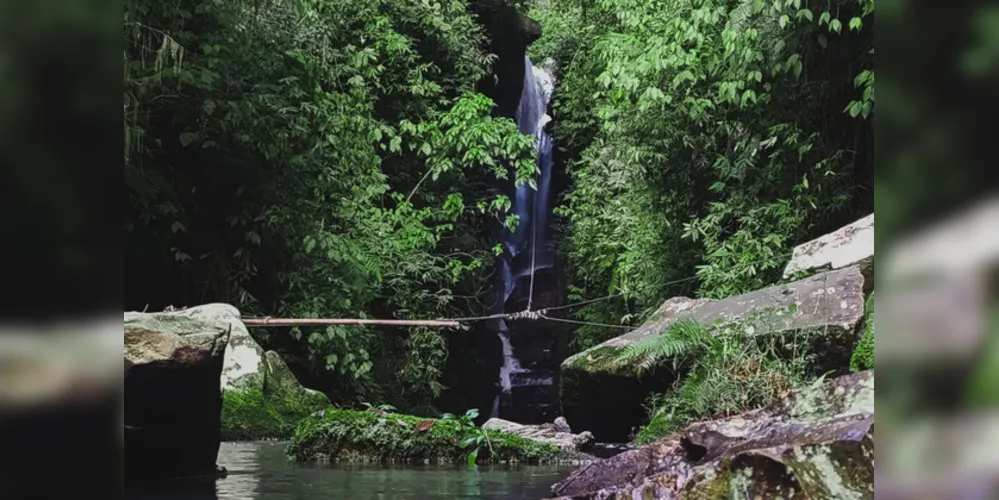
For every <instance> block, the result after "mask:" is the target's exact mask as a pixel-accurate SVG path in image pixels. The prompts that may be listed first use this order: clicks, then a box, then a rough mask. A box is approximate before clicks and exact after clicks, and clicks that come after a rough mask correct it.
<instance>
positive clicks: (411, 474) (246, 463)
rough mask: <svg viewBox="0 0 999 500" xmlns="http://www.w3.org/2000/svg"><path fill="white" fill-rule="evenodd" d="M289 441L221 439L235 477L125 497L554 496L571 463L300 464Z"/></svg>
mask: <svg viewBox="0 0 999 500" xmlns="http://www.w3.org/2000/svg"><path fill="white" fill-rule="evenodd" d="M286 446H287V443H284V442H259V441H257V442H239V443H222V447H221V449H220V450H219V464H220V465H222V466H223V467H225V468H226V469H228V471H229V475H228V476H227V477H225V478H222V479H218V480H214V481H200V482H178V483H174V484H172V485H170V486H164V487H160V488H157V489H149V490H146V491H141V492H140V491H133V492H126V494H125V499H126V500H324V499H359V500H360V499H369V498H385V499H398V500H409V499H413V500H416V499H428V498H492V499H540V498H546V497H550V496H551V494H550V490H549V488H550V487H551V485H552V484H555V483H556V482H558V481H559V480H561V479H563V478H564V477H566V476H567V475H568V474H569V472H570V471H571V470H572V467H571V466H562V467H556V466H550V467H549V466H527V465H521V466H478V467H467V466H465V465H460V466H459V465H455V466H410V465H365V466H353V465H338V464H328V465H321V464H296V463H293V462H290V461H288V459H287V458H286V457H285V456H284V450H285V447H286Z"/></svg>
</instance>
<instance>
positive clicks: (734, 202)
mask: <svg viewBox="0 0 999 500" xmlns="http://www.w3.org/2000/svg"><path fill="white" fill-rule="evenodd" d="M873 12H874V3H873V0H859V1H858V0H834V1H832V2H829V3H826V4H822V5H812V4H805V3H802V2H801V1H800V0H775V1H764V0H742V1H731V0H728V1H721V0H694V1H688V0H664V1H650V2H634V1H630V0H589V1H584V2H571V1H568V0H561V1H560V0H551V1H548V2H542V3H539V4H538V5H537V6H536V7H535V9H534V12H533V15H534V16H535V17H537V18H538V19H539V20H540V21H541V23H542V25H543V26H544V27H545V34H544V36H543V38H542V39H541V40H539V41H538V42H537V43H536V44H534V45H533V46H532V48H531V50H532V52H533V56H534V58H535V59H541V58H546V57H551V58H553V59H554V60H555V62H556V64H557V66H558V68H559V77H560V79H559V85H558V87H557V90H556V96H555V105H554V115H555V116H554V121H553V123H554V126H555V131H554V132H555V138H556V141H557V142H558V143H559V144H560V145H561V146H562V147H563V148H564V149H565V150H566V153H567V154H568V156H569V158H570V159H571V163H570V165H569V166H568V169H569V174H570V176H571V177H572V182H573V184H572V187H571V188H570V190H569V191H568V193H566V195H565V200H564V201H565V203H564V205H563V206H562V207H561V208H560V214H561V215H562V217H563V226H564V227H563V229H564V231H563V234H564V237H563V240H562V241H561V242H560V244H561V249H562V251H563V254H564V258H565V261H566V263H567V266H568V267H569V271H570V274H571V283H570V287H571V291H572V292H573V293H574V294H576V296H578V297H580V298H590V297H599V296H602V295H606V294H608V293H613V292H616V291H623V292H625V293H626V296H627V297H628V298H629V299H630V300H628V301H625V302H623V303H622V301H616V302H615V301H606V302H600V303H596V304H592V305H589V306H587V307H586V308H584V309H583V310H581V311H580V312H579V314H578V316H579V317H580V318H582V319H588V320H592V321H597V322H603V323H608V322H611V323H614V322H618V321H622V320H623V321H625V322H635V321H638V320H640V319H641V318H642V317H643V316H644V315H646V314H647V313H648V312H650V310H651V309H652V308H654V307H656V306H657V305H658V304H659V302H660V301H661V300H662V299H663V297H667V296H671V295H676V294H697V295H699V296H703V297H724V296H729V295H732V294H736V293H741V292H746V291H750V290H754V289H758V288H762V287H763V286H765V285H768V284H770V283H773V282H776V281H777V280H778V279H779V277H780V271H781V269H782V268H783V266H784V265H785V264H786V259H787V256H788V255H789V253H790V251H791V249H792V247H793V246H794V245H796V244H798V243H800V242H803V241H806V240H808V239H811V238H813V237H815V236H818V235H820V234H822V233H824V232H826V231H829V230H831V229H834V228H836V227H838V226H840V225H842V224H844V223H847V222H850V221H852V220H854V219H855V218H857V217H859V216H862V215H865V214H866V213H870V212H871V211H872V210H873V195H872V193H871V189H872V186H873V167H872V165H871V163H870V159H869V156H870V152H871V151H872V146H871V144H872V142H871V137H872V132H871V127H870V123H869V121H870V120H871V119H872V117H873V108H874V91H873V89H874V56H873ZM612 335H614V332H613V331H612V330H608V329H603V328H600V327H595V326H594V327H585V328H582V329H580V331H579V335H578V336H577V337H576V343H577V347H578V348H584V347H588V346H591V345H594V344H595V343H597V342H599V341H602V340H605V339H606V338H608V337H609V336H612Z"/></svg>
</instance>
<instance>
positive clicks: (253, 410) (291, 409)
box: [222, 389, 329, 441]
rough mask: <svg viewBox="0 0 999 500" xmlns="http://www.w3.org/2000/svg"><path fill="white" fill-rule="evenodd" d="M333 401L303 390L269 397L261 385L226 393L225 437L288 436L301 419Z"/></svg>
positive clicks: (223, 432) (230, 438)
mask: <svg viewBox="0 0 999 500" xmlns="http://www.w3.org/2000/svg"><path fill="white" fill-rule="evenodd" d="M328 405H329V400H328V399H326V396H323V395H322V394H316V393H307V392H304V391H302V392H299V393H294V394H285V395H284V397H282V398H280V399H279V398H276V397H267V396H266V395H264V393H263V392H262V391H260V390H259V389H247V390H245V391H225V392H224V393H223V395H222V440H223V441H239V440H256V439H288V438H290V437H291V436H292V435H293V434H294V433H295V426H296V425H297V424H298V422H299V421H300V420H302V419H303V418H306V417H307V416H309V415H312V414H315V413H316V412H317V411H318V410H321V409H323V408H325V407H326V406H328Z"/></svg>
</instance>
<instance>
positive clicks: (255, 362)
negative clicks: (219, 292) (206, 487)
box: [173, 303, 330, 440]
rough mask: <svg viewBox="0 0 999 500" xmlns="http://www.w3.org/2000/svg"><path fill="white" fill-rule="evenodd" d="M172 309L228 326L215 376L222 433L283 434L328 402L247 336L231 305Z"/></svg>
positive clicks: (244, 436)
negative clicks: (229, 331) (220, 392)
mask: <svg viewBox="0 0 999 500" xmlns="http://www.w3.org/2000/svg"><path fill="white" fill-rule="evenodd" d="M173 314H176V315H177V316H179V317H185V318H192V319H196V320H200V321H206V322H209V323H214V324H227V325H231V326H232V334H231V336H230V338H229V344H228V345H227V346H226V349H225V362H224V364H223V367H222V376H221V379H220V381H219V383H220V386H221V387H222V389H223V390H224V391H225V399H224V403H223V408H222V434H223V438H224V439H226V440H238V439H260V438H288V437H291V433H292V432H293V431H294V428H295V424H296V423H297V421H298V420H299V419H301V418H303V417H305V416H306V415H308V414H309V413H312V412H314V411H316V410H319V409H321V408H323V407H325V406H327V405H329V404H330V401H329V399H328V398H327V397H326V396H325V395H323V394H322V393H320V392H318V391H314V390H312V389H308V388H305V387H303V386H302V384H301V383H299V381H298V379H297V378H296V377H295V375H294V374H293V373H292V372H291V370H290V369H289V368H288V365H287V364H286V363H285V362H284V360H283V359H281V356H280V355H279V354H278V353H276V352H274V351H264V350H263V348H261V347H260V344H257V342H256V341H255V340H253V337H251V336H250V332H249V331H248V330H247V329H246V325H244V324H243V321H242V318H241V316H240V313H239V310H237V309H236V308H235V307H233V306H232V305H229V304H222V303H213V304H204V305H201V306H197V307H192V308H189V309H183V310H180V311H176V312H174V313H173ZM262 410H267V411H262Z"/></svg>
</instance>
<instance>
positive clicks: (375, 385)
mask: <svg viewBox="0 0 999 500" xmlns="http://www.w3.org/2000/svg"><path fill="white" fill-rule="evenodd" d="M124 39H125V50H124V64H125V73H124V117H125V125H126V130H125V147H124V158H125V167H124V169H125V181H126V187H127V202H126V214H125V247H126V255H127V257H128V260H127V262H126V277H127V280H128V281H127V283H126V286H127V287H128V289H129V294H130V296H131V297H132V300H133V301H134V302H137V303H138V306H137V307H138V308H142V307H143V306H142V304H143V303H146V302H152V303H157V302H159V306H160V307H163V306H165V305H167V303H164V302H165V301H168V300H169V301H171V302H173V303H174V304H175V305H194V304H198V303H204V302H210V301H220V302H227V303H232V304H234V305H236V306H237V307H238V308H239V309H240V310H241V311H242V312H243V313H244V314H247V315H264V314H266V315H271V316H276V317H293V318H309V317H347V318H352V317H379V318H403V319H405V318H420V319H424V318H427V317H441V316H455V315H456V316H467V315H469V313H470V312H475V313H478V312H480V311H481V306H480V304H479V303H478V300H479V298H480V297H481V296H482V295H483V293H482V292H483V290H484V288H485V287H486V285H487V278H488V276H489V273H490V272H491V263H492V259H493V257H492V248H491V245H490V243H489V242H488V240H487V238H486V237H485V235H484V233H485V231H484V229H485V227H486V225H487V223H488V222H489V221H490V220H491V219H492V218H500V219H501V220H502V221H505V222H506V223H513V222H514V221H513V220H511V218H509V217H507V215H506V210H507V208H508V207H509V200H507V199H506V198H505V197H503V196H499V195H497V190H496V189H495V187H494V186H495V179H496V178H507V177H508V176H509V175H510V174H511V173H514V172H515V173H516V176H517V177H518V180H519V181H524V180H527V179H528V178H530V177H531V176H532V175H533V173H534V170H535V167H534V164H533V161H532V160H533V154H532V147H533V143H532V139H531V138H530V137H527V136H524V135H522V134H519V133H518V132H517V130H516V125H515V124H514V123H513V121H512V120H509V119H505V118H504V119H496V118H493V117H492V116H491V114H490V111H491V107H492V103H491V101H490V100H489V99H488V98H486V97H485V96H484V95H482V94H479V93H476V91H475V86H476V84H477V82H478V81H479V80H480V79H482V78H484V77H486V76H487V75H488V74H489V68H490V64H491V62H492V59H493V58H492V57H491V56H490V55H489V54H488V53H486V52H485V50H484V47H485V46H486V40H485V37H484V35H483V30H482V28H481V27H480V26H479V24H478V23H477V22H476V20H475V19H474V16H473V15H472V14H471V13H470V11H469V5H468V2H467V1H465V0H444V1H441V2H433V3H430V2H427V1H423V0H358V1H350V2H337V1H326V0H298V1H297V2H296V1H291V2H248V1H235V2H221V1H218V0H180V1H179V2H167V3H164V2H154V1H149V0H129V1H127V2H126V3H125V14H124ZM177 302H182V303H180V304H178V303H177ZM254 333H255V335H256V336H257V338H258V340H261V341H262V343H263V344H264V346H265V347H266V348H268V349H276V350H279V351H282V352H283V353H284V354H285V355H286V357H288V358H289V359H291V360H292V361H295V360H297V361H298V363H297V364H298V365H300V366H301V365H304V366H306V367H307V368H308V369H309V370H310V371H311V373H313V374H314V375H315V378H316V380H317V381H318V382H316V383H320V384H322V385H323V386H324V387H325V388H328V392H330V393H331V395H333V396H334V397H335V398H337V399H339V400H346V401H355V402H356V401H362V400H371V401H389V400H391V401H392V402H395V403H397V404H399V405H410V406H413V405H418V404H428V403H431V402H432V401H433V400H434V398H436V397H437V396H438V395H439V394H440V393H441V390H442V389H443V382H442V370H443V366H444V361H445V359H446V357H447V356H448V342H447V339H446V338H445V337H444V336H443V335H442V334H441V333H440V332H439V331H436V330H434V331H432V330H426V329H422V330H418V329H414V330H410V331H391V330H387V329H381V330H376V329H370V328H361V327H330V328H326V329H302V330H298V329H295V330H292V331H291V332H290V334H289V332H288V330H281V329H279V330H271V331H268V332H267V333H261V332H254ZM376 360H377V363H376V362H375V361H376Z"/></svg>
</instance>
